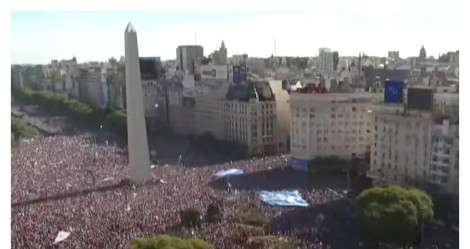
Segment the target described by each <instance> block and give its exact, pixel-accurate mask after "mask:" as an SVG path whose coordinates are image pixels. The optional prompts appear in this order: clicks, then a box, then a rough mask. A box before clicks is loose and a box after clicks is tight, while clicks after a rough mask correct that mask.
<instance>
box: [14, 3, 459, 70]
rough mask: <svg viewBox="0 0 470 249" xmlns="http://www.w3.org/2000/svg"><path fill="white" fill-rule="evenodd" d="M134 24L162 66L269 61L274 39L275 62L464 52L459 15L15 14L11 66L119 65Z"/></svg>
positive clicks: (142, 47) (144, 52) (144, 51)
mask: <svg viewBox="0 0 470 249" xmlns="http://www.w3.org/2000/svg"><path fill="white" fill-rule="evenodd" d="M129 21H131V22H132V23H133V24H134V25H135V27H136V30H137V32H138V35H139V51H141V52H140V53H141V56H159V57H161V58H162V60H169V59H170V60H173V59H175V58H176V47H177V46H179V45H193V44H198V45H201V46H203V47H204V54H205V55H208V54H210V53H211V52H213V51H214V50H216V49H218V48H219V47H220V44H221V42H222V40H223V41H225V45H226V47H227V50H228V55H229V56H231V55H233V54H242V53H247V54H248V55H249V56H253V57H269V56H270V55H271V54H274V40H275V39H276V54H277V56H308V57H311V56H317V55H318V49H319V48H321V47H329V48H331V49H332V50H334V51H338V52H339V55H340V56H357V55H358V54H359V53H362V52H364V53H365V54H367V55H371V56H381V57H382V56H383V57H385V56H387V52H388V51H392V50H393V51H399V52H400V57H402V58H406V57H411V56H418V54H419V49H420V48H421V46H423V45H424V47H425V48H426V52H427V54H428V56H434V57H437V56H438V54H442V53H446V52H448V51H456V50H459V41H458V39H448V37H449V36H451V35H455V34H457V33H458V29H459V13H458V12H453V11H442V12H437V11H421V12H416V11H413V12H411V11H400V12H398V11H389V12H380V13H368V12H366V11H364V12H358V11H336V12H335V11H324V12H278V11H276V12H258V11H251V12H239V11H238V12H227V11H225V12H224V11H221V12H124V11H119V12H103V11H100V12H96V11H95V12H89V11H84V12H59V11H57V12H39V11H35V12H26V11H20V12H18V11H16V12H12V15H11V35H12V38H11V42H12V51H11V63H12V64H47V63H49V62H50V61H51V60H53V59H57V60H61V59H70V58H72V57H73V56H75V57H77V60H78V61H79V62H85V61H105V60H107V59H108V58H110V57H114V58H119V57H120V56H123V55H124V44H123V42H122V36H123V32H122V27H125V26H126V24H127V23H128V22H129ZM299 24H300V25H299ZM32 27H33V28H32ZM429 27H432V30H433V31H434V32H429ZM318 36H319V37H320V38H318ZM32 38H34V39H32ZM32 40H34V42H31V41H32ZM444 41H445V42H444ZM45 47H46V48H45Z"/></svg>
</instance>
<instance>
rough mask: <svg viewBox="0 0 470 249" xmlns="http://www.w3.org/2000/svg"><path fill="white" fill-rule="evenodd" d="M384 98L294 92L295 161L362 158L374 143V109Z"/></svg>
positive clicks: (368, 94) (378, 95) (292, 125)
mask: <svg viewBox="0 0 470 249" xmlns="http://www.w3.org/2000/svg"><path fill="white" fill-rule="evenodd" d="M381 97H382V95H380V94H374V93H324V94H310V93H296V92H294V93H291V95H290V100H289V102H290V109H291V144H290V151H291V157H292V159H293V162H304V163H302V165H300V164H299V165H296V163H294V165H293V166H294V167H295V168H299V169H300V168H305V167H306V166H307V165H306V163H305V162H308V161H310V160H313V159H315V158H316V157H329V156H337V157H340V158H345V159H349V158H353V157H356V158H361V157H365V156H366V153H369V151H370V146H371V144H372V138H373V137H372V134H373V118H372V114H371V107H372V104H373V103H376V102H378V101H379V100H380V98H381Z"/></svg>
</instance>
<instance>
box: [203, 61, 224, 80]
mask: <svg viewBox="0 0 470 249" xmlns="http://www.w3.org/2000/svg"><path fill="white" fill-rule="evenodd" d="M200 70H201V78H203V79H221V80H227V78H228V68H227V66H226V65H202V66H201V69H200Z"/></svg>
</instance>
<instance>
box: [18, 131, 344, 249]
mask: <svg viewBox="0 0 470 249" xmlns="http://www.w3.org/2000/svg"><path fill="white" fill-rule="evenodd" d="M11 161H12V203H13V204H14V203H15V202H21V201H25V200H29V199H34V198H40V197H51V196H54V195H58V194H61V193H64V192H67V191H74V190H80V189H86V188H93V187H97V186H104V185H106V184H113V183H117V182H119V181H121V180H122V179H126V177H127V175H128V171H127V170H128V166H127V158H126V153H125V151H124V150H123V149H121V148H118V147H116V146H115V145H112V144H98V143H96V142H95V140H94V139H92V138H91V137H86V136H52V137H46V138H33V139H29V140H25V141H23V142H22V144H21V146H20V147H19V148H15V149H13V150H12V158H11ZM152 168H153V175H154V176H156V177H157V178H158V183H155V184H151V185H144V186H120V187H117V188H114V189H112V190H109V191H96V192H92V193H87V194H84V195H81V196H77V197H73V198H63V199H60V200H51V201H44V202H41V203H36V204H30V205H19V206H14V207H12V211H11V212H12V213H11V215H12V248H124V247H125V246H126V245H127V244H128V243H129V242H130V240H131V239H132V238H134V237H142V236H144V237H145V236H153V235H155V234H158V233H165V232H169V231H173V230H174V228H175V227H176V226H177V225H178V224H179V211H180V210H183V209H186V208H190V207H195V208H198V209H199V210H200V211H201V212H202V213H203V212H205V210H206V208H207V206H208V204H209V203H211V202H213V201H214V200H222V201H223V203H224V214H225V219H224V220H223V221H222V222H220V223H213V224H212V223H204V224H203V226H202V227H201V228H200V229H197V230H196V231H193V232H194V233H195V236H198V237H202V238H203V239H206V240H208V241H209V242H211V243H213V244H215V245H216V247H217V248H221V249H224V248H237V246H236V245H235V244H234V243H233V242H232V240H231V239H230V238H232V237H233V236H234V232H235V231H236V229H235V223H234V222H233V215H234V210H235V209H236V208H237V207H238V206H239V205H240V204H241V203H245V204H246V203H252V204H253V205H256V206H258V207H259V208H260V209H261V210H262V212H263V213H264V214H265V215H266V216H267V217H268V218H269V219H272V220H276V222H277V223H279V224H277V225H276V229H273V231H272V232H273V233H281V234H284V235H285V236H287V237H288V238H290V239H291V240H293V241H294V242H295V243H298V244H304V246H305V247H308V248H327V246H328V244H327V243H325V242H324V241H319V240H318V239H317V242H315V241H314V240H309V239H307V237H309V236H306V235H302V234H305V231H306V229H307V228H305V227H297V228H296V227H295V226H296V225H295V224H294V223H295V222H296V221H292V219H290V218H283V215H286V217H291V216H297V220H298V221H297V222H300V223H301V222H302V221H303V222H304V223H305V220H306V219H305V217H303V218H302V216H304V214H301V213H300V214H294V215H290V214H289V213H295V212H297V211H299V210H300V209H301V208H289V207H273V206H268V205H265V204H262V203H261V202H260V200H259V199H258V198H256V191H257V190H259V188H262V187H263V186H262V185H259V186H251V185H250V182H251V181H253V179H252V178H250V177H249V176H250V175H255V176H256V177H258V178H259V183H260V184H263V181H265V182H266V181H271V180H272V181H278V182H282V181H284V180H285V181H291V182H292V179H288V178H290V177H292V176H291V175H292V174H294V173H293V172H290V170H289V168H288V162H287V159H286V158H285V157H284V156H273V157H264V158H258V159H256V158H253V159H249V160H245V161H237V162H230V161H229V162H227V163H223V164H217V165H210V166H206V167H183V166H176V165H169V164H165V165H158V166H152ZM228 168H239V169H242V170H244V171H245V174H246V175H247V178H246V179H245V180H246V181H247V182H246V184H245V185H244V179H243V178H239V179H234V183H233V184H232V185H233V187H232V188H233V189H228V188H224V187H221V188H218V187H215V186H214V185H213V184H212V183H213V179H211V176H212V175H213V174H214V173H215V172H217V171H219V170H222V169H228ZM276 170H277V171H279V172H281V173H279V174H284V177H283V176H282V175H279V177H276V178H277V179H266V175H264V174H269V172H272V171H276ZM263 175H264V176H263ZM294 177H298V175H295V176H294ZM305 180H306V179H300V180H298V181H300V182H301V181H305ZM222 185H224V184H223V183H222ZM292 187H293V186H292ZM238 188H239V189H238ZM341 191H342V190H332V189H330V188H327V187H318V188H314V189H313V188H310V189H309V188H307V187H305V186H303V188H302V189H301V192H302V195H303V198H304V199H305V200H306V201H307V202H308V203H309V204H310V206H312V208H310V209H309V210H310V211H309V212H311V214H310V216H311V218H312V219H314V218H315V215H317V214H315V215H314V214H313V213H312V212H317V213H318V212H320V211H318V210H314V207H317V206H318V207H321V206H322V205H323V204H325V203H328V202H330V201H334V200H337V199H341V198H342V197H341ZM304 210H305V209H304ZM322 212H323V211H322ZM324 212H327V211H324ZM294 218H295V217H294ZM287 227H291V228H292V229H286V228H287ZM308 230H309V232H308V234H310V237H311V235H312V233H313V232H314V231H313V230H311V227H309V228H308ZM59 231H66V232H70V236H69V237H68V238H67V239H65V240H64V241H62V242H60V243H57V244H55V245H54V246H53V242H54V239H55V237H56V236H57V234H58V232H59ZM302 231H303V232H302ZM318 232H319V231H315V233H318ZM321 243H323V246H320V244H321Z"/></svg>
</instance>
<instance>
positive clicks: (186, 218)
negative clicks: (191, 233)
mask: <svg viewBox="0 0 470 249" xmlns="http://www.w3.org/2000/svg"><path fill="white" fill-rule="evenodd" d="M180 219H181V225H182V226H184V227H187V228H194V227H198V228H199V227H201V223H202V222H201V213H200V212H199V210H197V209H195V208H188V209H186V210H181V211H180Z"/></svg>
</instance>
